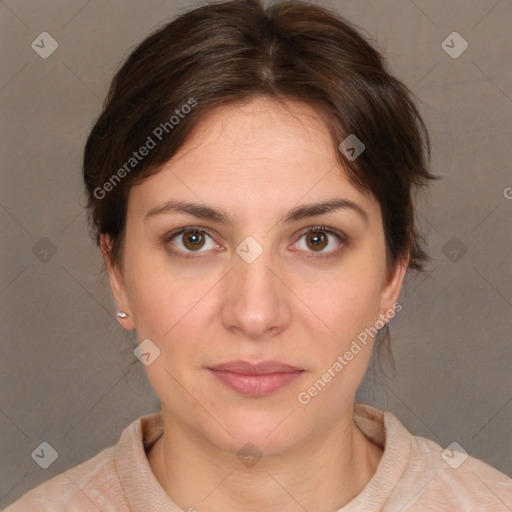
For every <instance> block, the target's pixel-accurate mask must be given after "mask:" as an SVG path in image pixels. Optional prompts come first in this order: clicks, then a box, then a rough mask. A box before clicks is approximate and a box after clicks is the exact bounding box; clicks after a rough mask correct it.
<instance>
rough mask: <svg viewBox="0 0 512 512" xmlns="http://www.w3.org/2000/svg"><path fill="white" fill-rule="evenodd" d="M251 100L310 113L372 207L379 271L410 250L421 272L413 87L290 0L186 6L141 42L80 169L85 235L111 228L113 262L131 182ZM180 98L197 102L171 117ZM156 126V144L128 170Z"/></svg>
mask: <svg viewBox="0 0 512 512" xmlns="http://www.w3.org/2000/svg"><path fill="white" fill-rule="evenodd" d="M257 96H266V97H271V98H274V99H276V100H278V101H283V100H287V99H290V100H298V101H302V102H306V103H307V104H309V105H311V106H312V107H313V108H315V109H316V111H317V112H318V114H319V115H320V117H321V118H322V119H323V120H324V122H325V123H326V126H327V127H328V129H329V132H330V134H331V137H332V141H333V146H334V150H335V152H336V154H337V158H338V160H339V163H340V165H341V166H342V167H343V168H344V169H346V171H347V174H348V178H349V180H350V181H351V183H352V184H353V185H354V186H356V187H357V188H358V189H360V190H364V191H369V192H371V193H372V194H373V196H375V198H376V199H377V201H378V202H379V204H380V207H381V211H382V218H383V227H384V233H385V239H386V254H387V264H388V268H389V269H392V268H394V266H395V264H396V263H397V262H398V261H399V260H401V259H402V258H404V257H405V256H406V255H407V254H409V256H410V259H409V268H410V269H412V270H415V271H420V272H424V263H425V262H426V261H427V260H428V256H427V254H426V252H425V251H424V250H423V248H422V247H421V242H422V240H423V238H422V237H421V235H420V234H419V233H418V232H417V230H416V229H415V225H414V222H415V221H414V209H413V192H414V191H415V190H418V189H420V188H421V187H423V186H425V185H426V184H427V183H428V181H429V180H431V179H435V178H436V177H435V176H433V175H432V174H430V172H429V170H428V161H429V152H430V147H429V136H428V132H427V129H426V127H425V125H424V123H423V121H422V119H421V117H420V115H419V113H418V111H417V109H416V107H415V105H414V102H413V99H412V93H411V92H410V91H409V90H408V89H407V88H406V87H405V86H404V85H403V84H402V83H401V82H400V81H399V80H397V79H396V78H394V77H393V76H392V75H391V74H389V72H388V71H387V69H386V64H385V62H384V59H383V57H382V55H381V54H380V53H379V51H377V50H376V49H375V48H374V47H373V46H372V45H371V44H369V43H368V42H367V41H366V39H365V38H364V37H363V36H362V35H361V34H360V33H359V32H358V31H357V30H356V29H355V28H354V27H353V26H351V24H350V23H349V22H347V21H346V20H344V19H343V18H342V17H341V16H339V15H338V14H336V13H334V12H331V11H329V10H328V9H326V8H323V7H320V6H317V5H313V4H310V3H307V2H302V1H296V0H291V1H280V2H274V3H271V4H269V5H268V6H264V5H263V4H262V2H261V1H260V0H234V1H228V2H223V3H213V4H211V3H210V4H209V5H205V6H202V7H199V8H196V9H193V10H191V11H189V12H186V13H185V14H183V15H181V16H179V17H178V18H176V19H175V20H173V21H172V22H170V23H168V24H165V25H164V26H163V27H162V28H160V29H158V30H157V31H156V32H154V33H153V34H152V35H150V36H149V37H148V38H146V39H145V40H144V41H142V43H140V44H139V45H138V46H137V47H136V48H135V49H134V50H133V52H132V53H131V54H130V55H129V57H128V58H127V60H126V61H125V63H124V64H123V65H122V67H121V68H120V69H119V70H118V71H117V73H116V75H115V77H114V79H113V81H112V84H111V87H110V90H109V92H108V96H107V98H106V100H105V104H104V108H103V112H102V113H101V115H100V116H99V118H98V120H97V122H96V123H95V125H94V127H93V128H92V130H91V132H90V135H89V137H88V140H87V143H86V146H85V152H84V165H83V177H84V180H85V185H86V189H87V208H88V213H89V223H90V227H91V229H92V234H93V236H94V237H95V239H96V243H97V244H99V241H100V234H101V233H108V234H109V235H110V237H111V239H112V242H113V243H112V247H111V253H110V256H111V261H112V263H115V264H118V265H120V266H122V246H123V241H124V232H125V222H126V208H127V199H128V193H129V191H130V188H131V187H132V186H133V185H134V184H135V183H138V182H141V181H142V180H144V179H145V178H147V177H149V176H151V175H152V174H155V173H157V172H158V171H159V169H161V167H162V166H163V165H164V164H165V163H166V162H168V161H169V160H170V159H171V157H172V156H173V155H174V154H175V153H176V152H177V151H178V149H179V148H180V147H181V146H182V145H183V144H184V142H185V141H186V140H187V136H188V135H189V134H190V133H191V131H192V129H193V128H194V126H195V125H196V124H197V123H198V122H199V121H200V120H201V118H202V117H203V116H204V115H205V114H206V113H209V112H211V111H212V110H213V109H215V108H218V107H222V106H226V105H234V104H238V103H243V102H247V101H250V100H251V99H253V98H255V97H257ZM191 100H193V102H191ZM187 104H188V105H191V104H193V105H194V108H189V109H188V113H187V114H186V115H183V116H179V120H178V121H177V123H176V122H173V121H172V117H173V116H174V117H175V118H176V119H178V117H177V116H178V112H181V110H180V109H181V107H182V106H183V105H187ZM184 112H185V109H184V110H183V112H182V113H184ZM157 127H160V131H159V132H157V133H159V134H160V135H162V137H161V140H158V143H157V144H156V145H155V146H154V147H153V148H152V149H151V150H150V151H149V152H147V154H146V156H144V158H143V159H141V160H140V161H137V162H131V163H133V164H134V165H133V166H132V165H130V166H128V165H127V162H129V161H130V158H131V157H132V155H133V152H134V151H137V150H138V149H139V148H141V147H142V146H144V145H145V144H146V143H147V142H148V137H149V138H151V136H152V134H153V135H154V133H155V131H156V130H157ZM164 128H165V130H164ZM164 131H165V136H163V135H164ZM160 132H161V133H160ZM349 135H355V136H356V137H357V138H358V139H359V140H361V141H362V142H363V143H364V145H365V150H364V152H363V153H362V154H361V155H360V156H359V157H358V158H357V159H355V160H352V159H349V158H347V156H346V154H345V155H344V154H343V153H342V151H340V150H338V146H339V144H340V143H341V142H342V141H343V140H344V139H345V138H346V137H347V136H349ZM155 138H156V136H153V139H155ZM153 142H156V141H155V140H153ZM121 169H124V171H123V172H121ZM116 176H117V177H116ZM113 178H115V179H114V180H113ZM108 184H110V185H108ZM98 191H101V192H98Z"/></svg>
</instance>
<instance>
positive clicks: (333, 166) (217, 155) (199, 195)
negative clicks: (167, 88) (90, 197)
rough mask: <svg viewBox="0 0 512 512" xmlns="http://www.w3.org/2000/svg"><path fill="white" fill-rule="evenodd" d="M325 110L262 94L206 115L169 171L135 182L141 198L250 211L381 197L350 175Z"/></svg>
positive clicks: (149, 202) (144, 202) (146, 203)
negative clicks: (365, 189) (352, 180)
mask: <svg viewBox="0 0 512 512" xmlns="http://www.w3.org/2000/svg"><path fill="white" fill-rule="evenodd" d="M335 151H336V149H335V146H334V144H333V141H332V138H331V135H330V133H329V131H328V129H327V127H326V125H325V123H324V122H323V121H322V117H321V114H320V113H318V112H316V111H315V110H314V108H313V107H311V106H310V105H307V104H304V103H299V102H294V101H287V102H286V103H285V104H282V103H280V102H277V101H275V100H272V99H269V98H257V99H254V100H252V101H250V102H248V103H245V104H243V105H236V106H235V105H233V106H227V107H222V108H217V109H215V110H213V111H211V112H210V113H208V114H207V115H205V116H204V117H203V118H202V119H201V120H200V121H199V122H198V124H197V125H196V127H195V128H194V130H193V132H192V133H191V135H190V136H189V138H188V139H187V141H186V142H185V144H184V145H183V146H182V148H180V150H179V151H178V152H177V153H176V155H174V157H173V158H172V159H171V160H170V161H169V162H168V163H167V164H166V165H165V166H163V168H162V169H161V170H160V171H159V172H158V173H157V174H155V175H153V176H152V177H151V178H149V179H148V180H146V181H145V182H143V183H142V184H141V185H139V186H137V187H135V188H136V189H138V190H135V191H134V192H135V195H136V196H137V203H138V204H140V205H141V207H142V208H146V210H147V209H149V208H153V207H155V206H156V205H157V204H158V203H159V202H165V201H168V200H169V199H187V200H194V201H195V202H197V201H198V199H199V200H200V201H205V202H208V203H212V202H215V203H216V204H218V205H219V206H222V208H224V209H226V210H230V209H237V208H241V209H244V210H245V211H246V212H247V213H249V212H252V211H254V213H257V212H258V210H260V214H262V212H267V211H269V210H271V209H274V210H276V211H277V210H279V211H282V209H283V206H284V205H285V204H289V206H290V207H291V206H293V205H294V204H297V203H298V202H313V201H318V200H329V199H332V198H334V197H336V198H339V197H343V198H346V199H351V200H354V201H356V200H357V201H359V202H360V203H361V202H363V203H364V204H365V206H366V208H367V209H371V208H372V207H373V208H375V205H374V204H372V203H374V202H375V201H374V200H373V199H372V198H371V197H369V196H367V195H364V194H362V193H361V192H360V191H358V190H357V189H356V188H355V187H354V186H352V185H351V184H350V182H349V180H348V179H347V176H346V173H345V171H344V169H343V168H342V167H341V166H340V164H339V161H338V160H337V158H336V153H335Z"/></svg>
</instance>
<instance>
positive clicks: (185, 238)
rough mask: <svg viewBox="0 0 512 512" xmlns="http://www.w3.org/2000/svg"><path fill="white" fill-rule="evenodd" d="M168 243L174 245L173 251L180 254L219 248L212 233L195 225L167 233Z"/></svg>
mask: <svg viewBox="0 0 512 512" xmlns="http://www.w3.org/2000/svg"><path fill="white" fill-rule="evenodd" d="M166 244H169V245H170V246H171V247H172V248H171V251H172V252H173V253H174V254H178V255H187V254H188V255H190V254H191V253H194V252H196V253H199V254H201V253H205V252H209V251H210V250H211V249H215V248H219V246H217V244H216V243H215V241H214V240H213V238H212V236H211V235H209V234H208V233H207V232H206V231H204V230H202V229H199V228H194V227H191V228H181V229H179V230H177V231H174V232H173V233H171V234H169V235H167V236H166ZM187 257H188V256H187Z"/></svg>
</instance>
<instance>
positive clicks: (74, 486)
mask: <svg viewBox="0 0 512 512" xmlns="http://www.w3.org/2000/svg"><path fill="white" fill-rule="evenodd" d="M354 421H355V423H356V425H357V426H358V427H359V428H360V429H361V431H362V432H363V433H364V434H365V435H366V436H367V437H368V438H369V439H371V440H372V441H373V442H375V443H376V444H378V445H379V446H381V447H382V448H383V450H384V454H383V456H382V459H381V460H380V463H379V465H378V468H377V471H376V472H375V474H374V475H373V477H372V478H371V480H370V481H369V482H368V484H367V485H366V487H365V488H364V489H363V490H362V491H361V492H360V493H359V495H358V496H356V498H354V499H353V500H352V501H351V502H350V503H348V504H347V505H345V506H344V507H342V508H340V509H339V510H338V511H337V512H356V511H357V512H377V511H383V512H444V511H446V512H459V511H460V512H462V511H463V512H512V479H510V478H509V477H508V476H506V475H504V474H503V473H500V472H499V471H497V470H496V469H494V468H492V467H491V466H489V465H487V464H485V463H484V462H482V461H480V460H478V459H475V458H473V457H471V456H469V457H467V458H466V457H465V454H464V453H462V452H461V451H460V449H458V448H457V447H456V449H455V450H453V447H452V448H450V449H448V448H449V447H448V448H447V449H445V450H443V448H442V447H441V446H439V445H438V444H437V443H435V442H433V441H431V440H429V439H425V438H423V437H418V436H413V435H412V434H411V433H410V432H409V431H408V430H407V429H406V428H405V427H404V426H403V425H402V424H401V423H400V421H399V420H398V419H397V418H396V417H395V416H394V415H393V414H391V413H390V412H382V411H380V410H378V409H376V408H374V407H370V406H367V405H362V404H355V407H354ZM162 431H163V427H162V417H161V414H160V413H155V414H151V415H148V416H143V417H141V418H139V419H137V420H136V421H134V422H133V423H131V424H130V425H129V426H128V427H127V428H126V429H125V430H124V431H123V433H122V434H121V437H120V439H119V441H118V443H117V444H116V445H115V446H111V447H109V448H106V449H105V450H103V451H101V452H100V453H98V454H97V455H96V456H95V457H93V458H91V459H89V460H87V461H86V462H84V463H82V464H80V465H78V466H75V467H74V468H71V469H69V470H67V471H65V472H63V473H61V474H59V475H57V476H55V477H53V478H52V479H50V480H48V481H46V482H44V483H42V484H41V485H39V486H38V487H35V488H34V489H32V490H31V491H29V492H28V493H26V494H25V495H24V496H22V497H21V498H20V499H19V500H18V501H16V502H15V503H13V504H12V505H10V506H9V507H7V509H5V511H4V512H39V511H48V512H50V511H51V512H73V511H77V512H78V511H80V512H83V511H87V512H89V511H90V512H98V511H102V512H114V511H115V512H171V511H176V512H183V511H182V509H180V508H179V507H178V506H177V505H175V504H174V503H173V501H172V500H171V499H170V498H169V496H168V495H167V494H166V493H165V491H164V490H163V488H162V487H161V486H160V484H159V483H158V481H157V480H156V478H155V476H154V475H153V473H152V472H151V468H150V466H149V463H148V460H147V457H146V451H147V450H148V449H149V448H150V447H151V446H152V444H153V443H154V442H155V441H156V440H157V439H158V438H159V437H160V436H161V434H162ZM193 507H194V504H191V507H190V508H189V509H188V510H190V511H194V508H193ZM195 509H197V511H198V512H200V511H201V506H200V504H198V505H197V506H196V507H195ZM185 512H187V511H185ZM309 512H323V511H309ZM325 512H327V511H325Z"/></svg>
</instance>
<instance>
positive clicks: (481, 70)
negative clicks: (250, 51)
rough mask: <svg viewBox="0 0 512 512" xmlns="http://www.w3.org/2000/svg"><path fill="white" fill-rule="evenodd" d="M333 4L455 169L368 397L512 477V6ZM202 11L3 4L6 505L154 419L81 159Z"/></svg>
mask: <svg viewBox="0 0 512 512" xmlns="http://www.w3.org/2000/svg"><path fill="white" fill-rule="evenodd" d="M318 3H321V4H322V5H326V6H331V7H334V8H335V9H336V10H338V11H339V12H340V13H341V14H343V15H345V16H346V17H347V18H348V19H349V20H352V21H353V22H354V23H356V24H357V25H359V26H360V27H362V28H364V29H365V30H366V31H367V32H368V34H369V35H370V36H371V37H372V38H374V39H375V40H376V41H377V43H378V45H379V46H380V48H381V49H383V50H384V52H385V54H386V55H387V57H388V59H389V62H390V67H391V70H392V71H393V72H394V73H395V74H397V75H398V76H399V77H400V78H401V79H402V80H403V81H404V82H405V83H406V84H407V85H408V86H409V87H410V88H412V89H413V91H414V92H415V93H416V94H417V96H418V97H419V99H420V101H421V112H422V114H423V115H424V117H425V120H426V122H427V124H428V126H429V128H430V132H431V135H432V140H433V146H434V152H433V172H434V173H436V174H439V175H442V176H443V180H441V181H440V182H438V183H436V184H435V185H434V186H433V188H432V190H431V193H430V195H427V196H425V197H423V198H421V200H420V201H419V208H420V227H421V229H422V230H423V231H424V232H425V234H426V235H427V239H428V243H429V247H430V252H431V255H432V257H433V262H432V265H431V268H432V274H431V277H429V278H423V277H422V278H418V279H415V280H408V281H407V283H406V287H405V289H404V292H403V294H402V297H401V302H402V304H403V306H404V310H403V311H402V313H400V315H399V316H398V317H397V318H395V319H394V320H393V322H392V336H393V350H394V354H395V359H396V363H397V369H396V372H392V371H391V369H388V370H389V371H387V375H388V376H385V375H383V374H378V375H377V376H375V377H374V378H373V380H372V379H368V378H367V379H365V381H364V383H363V386H362V388H361V390H360V392H359V393H358V397H357V398H358V400H361V401H365V402H367V403H370V404H373V405H376V406H377V407H379V408H382V409H386V410H389V411H391V412H393V413H394V414H395V415H396V416H397V417H398V418H399V419H400V420H401V421H402V422H403V423H404V424H405V426H406V427H407V428H408V429H409V430H411V431H412V432H413V433H414V434H416V435H421V436H424V437H427V438H429V439H433V440H434V441H436V442H438V443H439V444H441V445H442V446H443V447H445V446H447V445H449V444H450V443H451V442H452V441H457V442H458V443H459V444H460V445H461V446H462V447H464V448H465V449H466V450H467V451H468V452H469V453H470V454H471V455H473V456H475V457H477V458H480V459H482V460H484V461H486V462H487V463H489V464H491V465H492V466H494V467H496V468H498V469H499V470H501V471H503V472H505V473H507V474H509V475H512V443H511V440H510V433H511V432H512V372H511V371H510V363H511V360H512V345H511V343H510V341H511V340H510V333H511V331H512V314H511V313H512V275H511V274H512V266H511V264H510V253H511V249H512V230H511V227H510V220H511V213H512V200H509V199H507V198H506V197H505V196H506V195H507V193H506V191H507V190H509V191H510V189H507V187H512V172H511V161H512V143H511V140H512V137H511V128H510V126H511V123H510V116H511V114H512V70H511V57H512V42H511V41H512V40H511V34H510V27H511V26H512V1H511V0H501V1H497V0H471V1H468V0H451V1H445V0H425V1H420V0H416V1H415V2H413V1H412V0H384V1H382V0H381V1H369V0H368V1H364V0H357V1H355V0H354V1H341V0H338V1H335V0H333V1H331V2H327V1H325V2H318ZM191 5H192V4H191V3H187V2H183V1H181V2H177V1H167V2H165V1H161V0H160V1H158V0H151V1H144V2H142V1H137V0H130V1H128V0H123V1H121V0H109V1H101V2H100V1H99V0H92V1H86V0H85V1H84V0H65V1H64V0H52V1H49V2H31V1H29V0H4V1H1V2H0V19H1V34H2V35H1V37H2V42H1V45H0V57H1V61H2V63H3V65H2V69H1V74H0V105H1V110H2V114H3V122H2V124H1V130H2V132H1V146H2V162H1V166H2V174H1V189H0V226H1V232H2V242H1V247H0V261H1V273H0V315H1V316H0V329H1V343H2V358H1V362H0V389H1V392H0V432H1V433H2V436H1V438H0V446H1V460H0V464H1V466H0V507H2V508H3V507H4V506H6V505H7V504H9V503H10V502H12V501H14V500H15V499H16V498H17V497H19V496H20V495H21V494H23V493H24V492H25V491H27V490H28V489H30V488H32V487H33V486H35V485H36V484H38V483H40V482H42V481H44V480H46V479H48V478H50V477H51V476H53V475H55V474H57V473H60V472H62V471H63V470H65V469H67V468H69V467H71V466H74V465H76V464H78V463H80V462H82V461H84V460H86V459H88V458H90V457H92V456H93V455H95V454H96V453H98V452H99V451H100V450H101V449H103V448H105V447H107V446H109V445H112V444H114V443H115V442H116V441H117V439H118V437H119V435H120V433H121V431H122V429H123V428H124V427H125V426H126V425H128V423H129V422H130V421H132V420H133V419H135V418H136V417H138V416H140V415H143V414H147V413H150V412H153V411H156V410H157V409H158V401H157V400H156V397H155V395H154V394H153V392H152V390H151V388H150V386H149V384H148V383H147V381H146V378H145V374H144V371H143V367H142V365H141V364H140V363H138V362H137V364H136V365H133V366H129V363H130V362H131V361H132V360H133V359H134V356H133V348H134V339H133V338H132V337H131V336H130V334H129V333H127V332H126V331H124V330H123V329H122V328H121V327H120V326H119V325H118V323H117V322H116V320H115V318H114V307H113V301H112V298H111V294H110V289H109V288H108V281H107V279H106V278H105V277H103V276H102V274H101V266H102V261H101V257H100V252H99V250H97V249H96V248H95V247H94V246H93V244H92V242H91V241H90V239H89V238H88V233H87V227H86V217H85V212H84V210H83V195H82V182H81V175H80V165H81V155H82V149H83V144H84V141H85V137H86V135H87V132H88V130H89V129H90V128H91V126H92V123H93V121H94V120H95V118H96V116H97V115H98V114H99V112H100V108H101V102H102V100H103V98H104V96H105V93H106V90H107V86H108V84H109V80H110V79H111V77H112V73H113V71H114V69H115V68H116V67H117V66H118V64H119V63H120V62H121V60H122V59H123V58H124V57H126V56H127V55H128V52H129V49H130V48H131V47H133V45H135V44H136V43H138V42H139V41H140V40H141V39H142V38H144V37H145V36H147V35H148V34H149V33H150V32H151V31H152V30H153V29H154V28H155V27H156V26H157V25H160V24H161V23H163V22H164V21H165V20H166V19H168V18H169V17H173V16H174V15H176V14H177V13H179V12H182V11H183V9H184V8H187V7H189V6H191ZM194 5H198V4H197V3H196V4H194ZM43 31H47V32H49V33H50V34H51V36H52V37H53V38H55V40H56V41H57V42H58V45H59V46H58V49H57V50H56V51H55V53H53V54H52V55H51V56H50V57H48V58H47V59H43V58H41V57H40V56H39V55H38V54H37V53H36V52H35V51H34V50H33V49H32V48H31V43H32V41H33V40H35V39H36V38H37V37H38V36H39V34H40V33H41V32H43ZM454 31H456V32H458V33H460V34H461V35H462V37H463V38H464V39H465V40H466V41H467V42H468V43H469V47H468V49H467V50H466V51H465V52H464V53H463V54H462V55H461V56H460V57H458V58H457V59H454V58H452V57H451V56H450V55H448V54H447V53H446V52H445V51H444V50H443V48H442V46H441V43H442V41H443V40H445V39H446V38H447V36H448V35H449V34H450V33H452V32H454ZM449 44H450V45H451V44H452V43H451V42H449ZM454 44H455V43H454ZM457 45H458V43H457V44H455V49H458V48H460V46H457ZM508 195H509V197H510V196H512V191H510V194H508ZM447 244H448V245H447ZM55 251H56V252H55ZM43 441H46V442H48V443H50V444H51V445H52V446H53V447H54V448H55V449H56V450H57V452H58V455H59V456H58V459H57V460H56V461H55V462H54V463H53V464H52V465H51V466H50V467H49V468H48V469H46V470H45V469H42V468H40V467H39V466H38V465H37V464H36V463H35V462H34V460H33V459H32V457H31V453H32V452H33V450H35V448H36V447H37V446H38V445H39V444H40V443H41V442H43Z"/></svg>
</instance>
